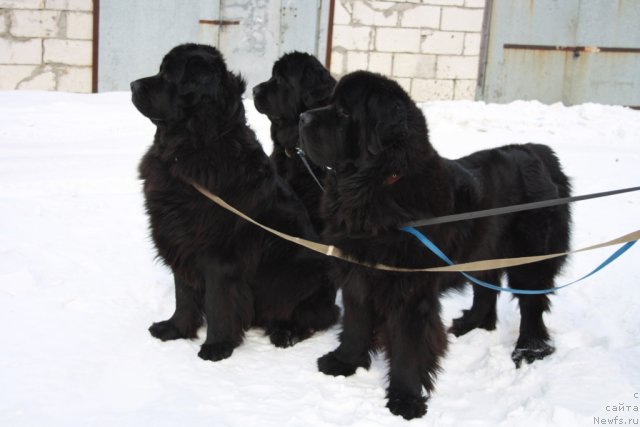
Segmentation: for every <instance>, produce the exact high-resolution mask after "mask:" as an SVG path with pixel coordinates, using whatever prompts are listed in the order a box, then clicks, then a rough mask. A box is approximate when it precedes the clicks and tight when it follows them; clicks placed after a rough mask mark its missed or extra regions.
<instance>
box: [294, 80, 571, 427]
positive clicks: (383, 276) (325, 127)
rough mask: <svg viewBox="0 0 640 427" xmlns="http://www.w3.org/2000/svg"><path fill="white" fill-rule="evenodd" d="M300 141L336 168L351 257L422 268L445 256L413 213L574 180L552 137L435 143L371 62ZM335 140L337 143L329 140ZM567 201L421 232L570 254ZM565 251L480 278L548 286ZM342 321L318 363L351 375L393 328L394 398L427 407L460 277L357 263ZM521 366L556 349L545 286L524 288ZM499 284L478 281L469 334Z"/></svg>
mask: <svg viewBox="0 0 640 427" xmlns="http://www.w3.org/2000/svg"><path fill="white" fill-rule="evenodd" d="M300 135H301V144H302V147H303V149H304V150H305V151H306V152H307V154H308V155H309V157H310V158H311V159H312V160H313V161H314V162H315V163H317V164H318V165H324V166H330V167H331V168H333V170H334V171H335V175H328V176H327V177H326V178H325V186H326V188H327V192H326V194H325V196H324V198H323V206H322V208H323V214H324V218H325V220H326V228H325V231H324V237H325V239H326V240H327V241H328V243H331V244H333V245H336V246H337V247H340V248H341V249H343V250H344V251H345V252H346V253H347V254H348V255H350V256H352V257H355V258H357V259H359V260H362V261H367V262H383V263H386V264H390V265H396V266H402V267H409V268H419V267H429V266H438V265H443V263H442V262H441V261H440V260H439V259H438V258H436V257H435V256H434V255H432V254H431V253H430V252H429V251H428V250H427V249H426V248H424V247H423V246H421V244H420V243H419V242H418V241H417V240H416V239H415V238H414V237H412V236H409V235H408V234H405V233H403V232H400V231H398V230H397V227H398V226H400V225H402V224H404V223H407V222H409V221H413V220H417V219H422V218H430V217H434V216H440V215H447V214H453V213H459V212H467V211H473V210H479V209H489V208H494V207H499V206H506V205H512V204H518V203H525V202H532V201H537V200H544V199H551V198H556V197H567V196H569V193H570V186H569V182H568V179H567V177H566V176H565V175H564V174H563V173H562V170H561V168H560V164H559V162H558V159H557V158H556V156H555V155H554V153H553V152H552V151H551V149H549V148H548V147H546V146H543V145H536V144H525V145H510V146H506V147H502V148H497V149H492V150H486V151H480V152H477V153H474V154H471V155H470V156H468V157H465V158H462V159H459V160H447V159H444V158H442V157H440V156H439V155H438V153H437V152H436V150H435V149H434V148H433V147H432V146H431V144H430V142H429V138H428V132H427V126H426V122H425V119H424V116H423V114H422V112H421V111H420V110H419V109H418V107H417V106H416V105H415V104H414V102H412V101H411V99H410V98H409V96H408V95H407V94H406V93H405V92H404V91H403V90H402V89H401V88H400V86H399V85H398V84H396V83H395V82H393V81H391V80H388V79H386V78H384V77H382V76H380V75H377V74H372V73H368V72H355V73H352V74H350V75H347V76H345V77H344V78H343V79H342V80H341V81H340V82H339V83H338V85H337V87H336V89H335V93H334V95H333V100H332V103H331V104H330V105H329V106H327V107H324V108H319V109H315V110H311V111H308V112H306V113H304V114H302V115H301V117H300ZM326 141H332V143H331V144H327V143H326ZM569 226H570V215H569V210H568V208H567V207H566V206H558V207H553V208H547V209H540V210H533V211H527V212H521V213H514V214H509V215H503V216H495V217H490V218H483V219H476V220H473V221H466V222H457V223H451V224H443V225H436V226H429V227H422V228H421V231H422V232H423V233H425V234H426V235H427V236H428V237H429V238H431V239H432V240H433V241H434V243H436V245H438V246H439V247H440V248H442V250H443V251H444V252H445V253H447V254H448V255H449V257H451V258H452V259H453V260H454V261H456V262H465V261H473V260H481V259H491V258H507V257H518V256H525V255H535V254H542V253H554V252H563V251H565V250H567V248H568V246H569V232H570V230H569ZM563 262H564V259H562V258H560V259H555V260H549V261H545V262H542V263H538V264H534V265H527V266H521V267H513V268H509V269H505V270H497V271H487V272H483V273H478V274H477V276H478V277H479V278H480V279H483V280H485V281H489V282H494V283H498V282H499V281H500V279H501V277H502V276H503V275H506V277H507V279H508V283H509V286H510V287H512V288H516V289H520V288H527V289H547V288H550V287H552V286H553V284H554V277H555V276H556V275H557V274H558V271H559V270H560V268H561V266H562V264H563ZM338 274H339V277H340V285H341V286H342V289H343V300H344V322H343V323H344V324H343V330H342V334H341V336H340V345H339V347H338V348H337V349H335V350H334V351H332V352H330V353H328V354H326V355H325V356H323V357H321V358H320V359H319V360H318V366H319V369H320V371H322V372H324V373H326V374H329V375H350V374H353V373H354V371H355V370H356V368H358V367H365V368H367V367H368V366H369V364H370V356H369V352H370V351H371V350H372V348H374V342H376V341H377V340H378V338H377V337H378V336H379V335H382V336H383V339H382V340H381V341H382V343H383V347H384V349H385V350H386V352H387V355H388V357H389V364H390V371H389V387H388V389H387V397H388V404H387V406H388V408H389V409H390V410H391V412H393V413H394V414H398V415H402V416H403V417H405V418H407V419H410V418H415V417H420V416H422V415H423V414H424V413H425V412H426V405H425V401H426V399H425V398H424V397H422V393H421V390H422V387H424V388H425V389H426V390H427V392H428V393H430V392H431V391H432V390H433V388H434V378H435V375H436V372H437V371H438V361H439V359H440V358H441V357H442V356H443V355H444V353H445V350H446V347H447V338H446V334H445V328H444V325H443V323H442V321H441V319H440V302H439V294H440V292H441V291H442V290H446V289H448V288H450V287H455V286H460V285H462V284H463V283H464V278H463V277H462V276H461V275H459V274H457V273H456V274H454V273H387V272H380V271H377V270H372V269H367V268H364V267H358V266H353V265H344V264H342V265H341V266H340V267H339V272H338ZM519 302H520V311H521V324H520V337H519V338H518V342H517V344H516V348H515V350H514V352H513V356H512V358H513V360H514V362H515V363H516V365H517V366H519V365H520V363H521V362H522V361H523V360H525V361H527V362H532V361H534V360H536V359H541V358H543V357H545V356H547V355H548V354H550V353H551V352H552V351H553V347H552V346H551V343H550V337H549V333H548V332H547V329H546V327H545V324H544V322H543V317H542V315H543V312H545V311H547V310H548V309H549V300H548V298H547V297H546V296H521V297H519ZM495 325H496V292H494V291H490V290H486V289H485V288H479V287H474V299H473V305H472V307H471V309H470V310H466V311H465V312H464V314H463V316H462V317H461V318H459V319H456V320H455V321H454V322H453V326H452V327H451V329H450V331H451V332H452V333H454V334H456V335H462V334H464V333H466V332H468V331H470V330H472V329H474V328H485V329H494V328H495Z"/></svg>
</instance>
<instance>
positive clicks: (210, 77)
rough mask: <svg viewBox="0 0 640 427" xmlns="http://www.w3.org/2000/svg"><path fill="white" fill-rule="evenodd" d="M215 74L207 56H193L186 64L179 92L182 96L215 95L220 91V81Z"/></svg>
mask: <svg viewBox="0 0 640 427" xmlns="http://www.w3.org/2000/svg"><path fill="white" fill-rule="evenodd" d="M214 74H215V73H214V71H213V69H212V67H211V65H210V64H208V63H207V61H206V59H205V58H203V57H201V56H192V57H191V58H189V59H188V60H187V62H186V64H185V65H184V71H183V73H182V78H181V79H180V85H179V89H178V93H179V94H180V95H182V96H187V95H209V96H212V97H213V96H215V95H216V93H217V92H218V86H219V82H217V81H216V80H217V79H216V78H215V75H214Z"/></svg>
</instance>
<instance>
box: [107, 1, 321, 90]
mask: <svg viewBox="0 0 640 427" xmlns="http://www.w3.org/2000/svg"><path fill="white" fill-rule="evenodd" d="M328 3H329V1H328V0H305V1H300V0H298V1H294V0H105V1H101V2H100V8H99V38H98V91H100V92H103V91H112V90H128V89H129V82H131V81H132V80H135V79H136V78H139V77H142V76H147V75H151V74H155V73H156V72H157V70H158V66H159V65H160V61H161V60H162V57H163V55H164V54H165V53H166V52H168V51H169V50H170V49H171V48H172V47H173V46H176V45H178V44H180V43H186V42H195V43H205V44H211V45H213V46H216V47H217V48H218V49H220V51H221V52H222V53H223V55H224V57H225V59H226V61H227V64H228V66H229V68H230V69H231V70H233V71H235V72H239V73H240V74H242V75H243V76H244V77H245V79H246V80H247V85H248V87H249V88H250V87H252V86H253V85H255V84H257V83H259V82H260V81H263V80H265V79H266V78H268V76H269V75H270V74H271V65H272V64H273V62H274V61H275V60H276V59H277V58H278V57H279V56H280V55H282V54H283V53H285V52H288V51H291V50H300V51H304V52H308V53H311V54H314V55H316V56H318V57H319V58H323V57H324V52H325V49H326V47H325V46H326V24H324V25H323V22H324V21H326V19H327V17H328ZM249 94H250V91H248V93H247V95H249Z"/></svg>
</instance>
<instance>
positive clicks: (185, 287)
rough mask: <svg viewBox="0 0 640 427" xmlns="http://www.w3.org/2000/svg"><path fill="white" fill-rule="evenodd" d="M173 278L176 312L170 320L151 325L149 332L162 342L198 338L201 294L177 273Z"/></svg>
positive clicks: (200, 320) (200, 323)
mask: <svg viewBox="0 0 640 427" xmlns="http://www.w3.org/2000/svg"><path fill="white" fill-rule="evenodd" d="M173 277H174V282H175V293H176V310H175V312H174V313H173V316H171V317H170V318H169V319H167V320H163V321H162V322H156V323H154V324H153V325H151V327H150V328H149V332H151V335H153V336H154V337H156V338H158V339H161V340H162V341H168V340H175V339H179V338H196V337H197V332H198V328H199V327H200V326H201V325H202V307H201V305H202V301H201V297H202V296H201V292H199V291H198V290H197V289H196V288H195V287H194V286H193V284H191V283H188V282H187V281H186V280H184V279H179V278H178V276H176V275H175V273H174V276H173Z"/></svg>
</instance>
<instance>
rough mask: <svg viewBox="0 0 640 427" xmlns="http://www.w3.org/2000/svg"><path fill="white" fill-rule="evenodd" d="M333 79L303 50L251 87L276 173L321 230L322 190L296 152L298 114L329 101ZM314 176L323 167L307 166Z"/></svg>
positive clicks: (283, 59) (289, 55) (288, 56)
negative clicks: (267, 131)
mask: <svg viewBox="0 0 640 427" xmlns="http://www.w3.org/2000/svg"><path fill="white" fill-rule="evenodd" d="M335 85H336V81H335V79H334V78H333V77H331V74H329V71H328V70H327V69H326V68H324V66H323V65H322V64H321V63H320V61H318V60H317V59H316V58H315V57H314V56H312V55H309V54H308V53H303V52H291V53H287V54H285V55H283V56H282V57H281V58H280V59H278V60H277V61H276V62H275V64H273V69H272V72H271V78H270V79H269V80H267V81H266V82H263V83H260V84H259V85H257V86H256V87H254V88H253V103H254V105H255V106H256V109H257V110H258V111H259V112H260V113H262V114H265V115H266V116H267V117H269V120H270V121H271V139H272V140H273V152H272V153H271V159H273V161H274V163H275V165H276V170H277V171H278V174H280V176H282V177H283V178H284V179H286V180H287V181H288V182H289V184H290V185H291V187H292V188H293V190H294V191H295V192H296V194H298V196H299V197H300V198H301V199H302V202H303V203H304V204H305V206H306V207H307V210H308V211H309V216H310V217H311V221H312V222H313V225H314V227H315V229H316V230H317V231H320V230H322V220H321V219H320V198H321V194H322V191H321V190H320V187H319V186H318V184H317V183H316V182H315V180H314V179H313V177H312V176H311V175H310V174H309V172H308V171H307V169H306V167H305V166H304V164H303V163H302V160H301V159H300V158H299V157H298V155H297V154H296V148H297V147H298V145H299V134H298V118H299V116H300V113H302V112H304V111H307V110H310V109H312V108H317V107H323V106H325V105H327V104H328V103H329V99H330V97H331V93H332V92H333V88H334V86H335ZM310 166H311V167H312V169H313V171H314V173H315V175H316V176H317V177H320V179H322V177H323V176H324V170H323V169H321V168H319V167H318V166H315V165H313V164H311V165H310Z"/></svg>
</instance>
